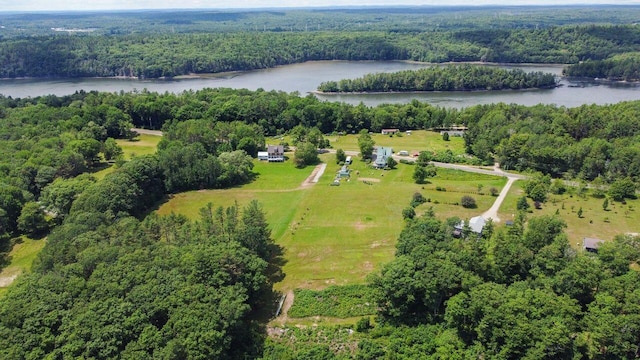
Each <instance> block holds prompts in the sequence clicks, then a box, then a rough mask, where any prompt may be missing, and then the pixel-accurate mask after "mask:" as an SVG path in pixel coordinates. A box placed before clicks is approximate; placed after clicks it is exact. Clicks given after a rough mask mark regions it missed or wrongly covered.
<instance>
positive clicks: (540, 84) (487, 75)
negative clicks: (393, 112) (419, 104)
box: [318, 65, 556, 92]
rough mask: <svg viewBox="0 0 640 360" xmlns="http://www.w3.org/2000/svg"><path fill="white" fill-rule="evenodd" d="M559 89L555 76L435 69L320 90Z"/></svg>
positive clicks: (473, 68)
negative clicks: (555, 87) (556, 87)
mask: <svg viewBox="0 0 640 360" xmlns="http://www.w3.org/2000/svg"><path fill="white" fill-rule="evenodd" d="M555 85H556V78H555V76H554V75H553V74H549V73H543V72H530V73H526V72H524V71H523V70H520V69H513V70H506V69H500V68H495V67H488V66H474V65H449V66H432V67H429V68H425V69H420V70H405V71H399V72H395V73H377V74H368V75H365V76H364V77H362V78H358V79H343V80H340V81H327V82H324V83H322V84H320V86H319V87H318V90H320V91H323V92H389V91H400V92H402V91H471V90H504V89H510V90H517V89H531V88H549V87H554V86H555Z"/></svg>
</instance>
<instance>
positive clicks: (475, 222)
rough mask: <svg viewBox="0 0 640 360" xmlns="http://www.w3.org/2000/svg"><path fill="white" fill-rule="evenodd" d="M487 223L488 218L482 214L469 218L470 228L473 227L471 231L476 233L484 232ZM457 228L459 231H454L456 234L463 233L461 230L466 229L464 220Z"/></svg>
mask: <svg viewBox="0 0 640 360" xmlns="http://www.w3.org/2000/svg"><path fill="white" fill-rule="evenodd" d="M486 223H487V220H485V219H484V218H483V217H482V216H474V217H472V218H471V219H469V229H471V231H473V232H474V233H476V234H482V229H483V228H484V225H485V224H486ZM455 229H456V230H457V232H454V234H461V231H462V230H463V229H464V220H463V221H461V222H460V223H459V224H458V225H456V226H455Z"/></svg>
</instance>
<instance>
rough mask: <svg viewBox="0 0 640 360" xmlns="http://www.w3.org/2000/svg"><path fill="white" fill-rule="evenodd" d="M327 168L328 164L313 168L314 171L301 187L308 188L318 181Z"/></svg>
mask: <svg viewBox="0 0 640 360" xmlns="http://www.w3.org/2000/svg"><path fill="white" fill-rule="evenodd" d="M326 168H327V164H320V165H317V166H316V167H315V168H313V171H311V174H310V175H309V176H308V177H307V178H306V179H305V180H304V181H303V182H302V184H301V185H300V187H301V188H306V187H309V186H311V185H314V184H315V183H317V182H318V179H319V178H320V176H322V174H324V170H325V169H326Z"/></svg>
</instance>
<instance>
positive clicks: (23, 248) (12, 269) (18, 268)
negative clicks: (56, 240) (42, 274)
mask: <svg viewBox="0 0 640 360" xmlns="http://www.w3.org/2000/svg"><path fill="white" fill-rule="evenodd" d="M45 244H46V240H45V239H40V240H34V239H30V238H28V237H26V236H22V237H19V238H16V239H14V240H13V246H12V247H11V249H10V251H9V252H8V253H7V254H6V255H5V254H2V256H3V263H5V262H6V264H7V265H6V266H5V267H3V268H2V271H0V296H3V295H4V293H5V292H6V290H7V286H8V285H9V284H10V283H11V280H12V279H15V277H17V276H18V275H20V274H22V273H26V272H29V271H31V264H33V261H34V260H35V258H36V256H38V253H39V252H40V250H42V248H43V247H44V245H45Z"/></svg>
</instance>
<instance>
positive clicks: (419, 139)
mask: <svg viewBox="0 0 640 360" xmlns="http://www.w3.org/2000/svg"><path fill="white" fill-rule="evenodd" d="M371 137H372V138H373V141H375V143H376V145H377V146H385V147H392V148H393V151H394V152H398V151H401V150H406V151H408V152H409V154H413V153H417V152H420V151H434V152H441V151H445V150H447V149H448V150H451V152H453V154H454V155H462V154H464V140H463V139H462V138H461V137H456V136H452V137H451V138H450V139H449V141H444V140H442V136H441V135H440V134H439V133H437V132H433V131H424V130H417V131H416V130H414V131H412V133H411V135H406V134H403V135H402V136H397V135H395V136H389V135H382V134H372V135H371ZM326 138H327V139H329V141H330V143H331V147H333V148H334V149H342V150H352V151H359V148H358V135H346V136H339V135H335V136H327V137H326Z"/></svg>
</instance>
